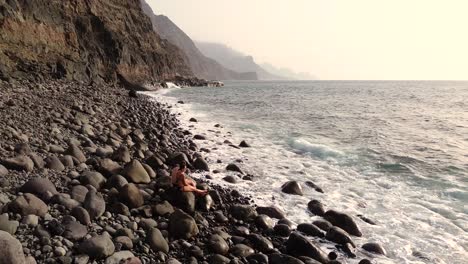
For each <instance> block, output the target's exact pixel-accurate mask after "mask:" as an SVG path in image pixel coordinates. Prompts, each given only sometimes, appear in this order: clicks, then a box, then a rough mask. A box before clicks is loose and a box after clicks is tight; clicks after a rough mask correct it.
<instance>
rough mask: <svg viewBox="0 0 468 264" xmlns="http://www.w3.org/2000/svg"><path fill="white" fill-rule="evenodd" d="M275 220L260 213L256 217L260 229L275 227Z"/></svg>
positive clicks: (256, 223)
mask: <svg viewBox="0 0 468 264" xmlns="http://www.w3.org/2000/svg"><path fill="white" fill-rule="evenodd" d="M274 224H275V222H274V221H273V219H271V218H270V217H269V216H267V215H263V214H261V215H258V216H257V217H256V218H255V225H256V226H257V227H258V228H260V229H269V228H273V226H274Z"/></svg>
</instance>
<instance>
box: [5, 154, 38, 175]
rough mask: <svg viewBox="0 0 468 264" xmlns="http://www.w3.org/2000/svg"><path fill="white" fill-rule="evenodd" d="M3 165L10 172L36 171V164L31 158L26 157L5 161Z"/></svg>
mask: <svg viewBox="0 0 468 264" xmlns="http://www.w3.org/2000/svg"><path fill="white" fill-rule="evenodd" d="M1 163H2V165H3V166H5V167H6V168H7V169H10V170H16V171H32V170H33V169H34V162H33V161H32V160H31V158H29V157H27V156H24V155H20V156H16V157H13V158H8V159H4V160H2V162H1Z"/></svg>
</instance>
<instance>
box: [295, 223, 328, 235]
mask: <svg viewBox="0 0 468 264" xmlns="http://www.w3.org/2000/svg"><path fill="white" fill-rule="evenodd" d="M297 231H299V232H302V233H304V234H305V235H307V236H313V237H324V236H325V235H324V234H323V232H322V230H320V228H318V227H317V226H316V225H314V224H308V223H302V224H299V225H298V226H297Z"/></svg>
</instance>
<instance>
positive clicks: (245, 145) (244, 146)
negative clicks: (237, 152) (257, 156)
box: [239, 140, 250, 148]
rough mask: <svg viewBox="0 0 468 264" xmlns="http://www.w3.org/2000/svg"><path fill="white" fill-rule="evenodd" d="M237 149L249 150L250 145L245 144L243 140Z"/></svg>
mask: <svg viewBox="0 0 468 264" xmlns="http://www.w3.org/2000/svg"><path fill="white" fill-rule="evenodd" d="M239 147H241V148H250V145H249V144H248V143H247V142H245V140H242V141H241V143H240V144H239Z"/></svg>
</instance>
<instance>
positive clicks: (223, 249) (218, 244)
mask: <svg viewBox="0 0 468 264" xmlns="http://www.w3.org/2000/svg"><path fill="white" fill-rule="evenodd" d="M208 246H209V247H210V249H211V250H212V251H213V252H214V253H216V254H221V255H225V254H226V253H227V252H228V250H229V245H228V244H227V243H226V241H225V240H224V239H223V238H222V237H221V236H219V235H211V236H210V238H209V239H208Z"/></svg>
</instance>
